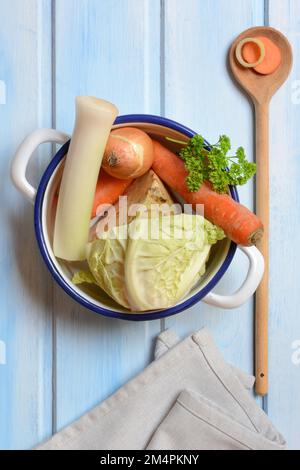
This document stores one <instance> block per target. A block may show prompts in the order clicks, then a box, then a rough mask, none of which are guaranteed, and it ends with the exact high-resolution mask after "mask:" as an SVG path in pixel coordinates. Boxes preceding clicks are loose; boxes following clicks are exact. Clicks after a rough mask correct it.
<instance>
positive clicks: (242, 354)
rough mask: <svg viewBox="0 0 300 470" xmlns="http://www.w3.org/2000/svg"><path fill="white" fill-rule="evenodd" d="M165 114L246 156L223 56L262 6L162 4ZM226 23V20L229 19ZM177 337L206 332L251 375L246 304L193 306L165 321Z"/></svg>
mask: <svg viewBox="0 0 300 470" xmlns="http://www.w3.org/2000/svg"><path fill="white" fill-rule="evenodd" d="M164 16H165V48H164V51H165V52H164V56H165V57H164V58H165V98H164V99H165V114H166V116H167V117H170V118H173V119H175V120H177V121H179V122H181V123H183V124H185V125H187V126H189V127H191V128H192V129H194V130H195V131H197V132H199V133H201V134H203V135H204V136H205V137H206V138H207V140H208V141H210V142H216V141H217V140H218V137H219V135H220V134H227V135H228V136H230V138H231V141H232V146H233V148H234V149H236V147H237V146H239V145H243V146H244V147H245V149H246V153H247V155H248V157H249V158H250V159H251V158H252V156H253V118H252V109H251V107H250V105H249V102H248V100H247V99H246V98H245V97H244V96H243V94H242V93H241V92H240V90H239V89H238V88H237V86H236V84H235V83H234V82H233V80H232V79H231V77H230V75H229V72H228V69H227V65H226V59H227V52H228V49H229V47H230V45H231V43H232V41H233V40H234V38H235V37H236V36H237V35H238V34H239V33H240V32H241V31H243V30H245V29H246V28H249V27H251V26H254V25H261V24H263V22H264V3H263V1H251V0H245V1H243V2H236V1H235V0H229V1H228V0H226V1H225V0H224V1H223V0H219V1H217V2H211V1H209V0H203V1H201V2H199V1H197V0H187V1H185V2H181V1H180V0H166V2H165V14H164ZM229 19H230V20H229ZM239 194H240V199H241V201H242V202H243V203H244V204H245V205H247V206H248V207H249V208H252V207H253V185H252V184H248V185H246V186H245V187H242V188H241V190H240V191H239ZM246 272H247V262H246V260H245V258H244V256H243V255H241V254H240V253H237V254H236V256H235V259H234V261H233V262H232V264H231V266H230V268H229V270H228V272H227V273H226V274H225V276H224V277H223V279H222V280H221V282H220V283H219V285H218V287H217V288H216V291H217V292H219V293H229V292H233V291H234V290H235V289H236V288H238V287H239V286H240V285H241V282H242V280H243V278H244V276H245V273H246ZM166 324H167V326H173V327H174V328H176V330H177V331H178V332H179V334H181V335H182V336H184V335H186V334H187V333H188V332H191V331H193V330H197V329H199V328H201V327H203V326H206V327H208V328H209V329H210V330H211V331H212V333H213V335H214V337H215V339H216V342H217V344H218V345H219V346H220V348H221V349H222V351H223V353H224V355H225V357H226V358H227V359H228V360H229V361H231V362H233V363H234V364H236V365H237V366H239V367H241V368H242V369H243V370H245V371H248V372H253V301H252V300H249V302H247V304H246V305H244V306H242V307H240V308H238V309H235V310H233V311H222V310H218V309H215V308H213V307H209V306H206V305H205V304H203V303H199V304H197V305H196V306H194V307H192V308H191V309H189V310H188V311H186V312H184V313H182V314H179V315H178V316H176V317H174V318H171V319H169V320H168V321H167V322H166Z"/></svg>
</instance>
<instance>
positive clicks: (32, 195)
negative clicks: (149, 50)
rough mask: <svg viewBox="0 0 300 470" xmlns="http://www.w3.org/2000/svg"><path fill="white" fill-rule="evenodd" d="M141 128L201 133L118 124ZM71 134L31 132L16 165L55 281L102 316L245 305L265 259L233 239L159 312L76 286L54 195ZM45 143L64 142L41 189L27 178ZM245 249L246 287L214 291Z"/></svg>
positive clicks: (149, 121)
mask: <svg viewBox="0 0 300 470" xmlns="http://www.w3.org/2000/svg"><path fill="white" fill-rule="evenodd" d="M128 125H130V126H135V127H138V128H140V129H143V130H145V131H146V132H148V133H149V134H150V135H151V136H153V137H155V138H156V139H158V140H159V139H160V138H163V139H164V144H166V140H165V137H166V136H168V137H172V138H175V139H182V138H186V137H188V138H190V137H192V136H193V135H194V134H195V132H193V131H191V130H190V129H188V128H187V127H185V126H183V125H181V124H178V123H177V122H174V121H171V120H169V119H166V118H162V117H159V116H151V115H143V114H141V115H140V114H139V115H126V116H120V117H118V118H117V120H116V122H115V124H114V128H116V127H121V126H128ZM69 139H70V136H68V135H67V134H64V133H62V132H59V131H57V130H54V129H38V130H36V131H34V132H33V133H32V134H30V135H29V136H28V137H26V139H25V140H24V141H23V142H22V144H21V145H20V147H19V148H18V150H17V152H16V154H15V156H14V159H13V162H12V168H11V176H12V180H13V182H14V184H15V186H16V187H17V188H18V189H19V190H20V192H21V193H22V194H23V195H24V196H25V197H26V198H27V199H28V200H29V201H30V202H31V203H33V204H34V225H35V233H36V238H37V242H38V246H39V249H40V252H41V254H42V257H43V259H44V261H45V263H46V265H47V267H48V269H49V271H50V272H51V274H52V276H53V277H54V279H55V280H56V281H57V282H58V284H59V285H60V286H61V287H62V288H63V289H64V291H65V292H66V293H67V294H68V295H70V296H71V297H72V298H73V299H74V300H76V301H77V302H78V303H80V304H81V305H83V306H84V307H86V308H88V309H89V310H92V311H94V312H96V313H99V314H101V315H105V316H107V317H113V318H121V319H126V320H134V321H141V320H156V319H159V318H164V317H167V316H170V315H174V314H176V313H179V312H181V311H183V310H186V309H187V308H189V307H191V306H192V305H194V304H195V303H197V302H199V301H200V300H202V301H203V302H205V303H207V304H210V305H213V306H215V307H219V308H222V309H230V308H236V307H239V306H240V305H242V304H243V303H245V302H246V301H247V300H248V299H249V298H250V297H251V296H252V295H253V293H254V292H255V290H256V288H257V287H258V285H259V283H260V281H261V278H262V275H263V271H264V260H263V257H262V255H261V254H260V252H259V251H258V250H257V248H255V247H254V246H252V247H242V246H237V245H236V244H235V243H233V242H231V241H230V240H228V239H224V240H222V241H221V242H218V243H217V244H216V245H215V246H214V247H213V248H212V250H211V254H210V257H209V260H208V263H207V270H206V273H205V275H204V276H203V277H202V278H201V280H200V281H199V283H198V284H197V285H196V286H195V287H194V288H193V289H192V291H191V292H190V293H189V294H188V296H186V298H184V299H183V300H181V301H180V302H179V303H178V304H177V305H175V306H173V307H171V308H167V309H163V310H156V311H149V312H143V313H135V312H129V311H127V310H126V309H125V308H123V307H121V306H119V305H118V304H116V303H115V302H114V301H113V300H112V299H110V298H109V297H108V296H107V295H106V294H104V293H103V294H102V293H100V289H97V288H95V289H92V288H90V287H87V288H81V287H78V286H75V285H73V284H72V282H71V279H72V275H73V272H72V270H71V269H70V267H69V265H67V264H64V263H63V262H61V260H58V259H56V257H55V256H54V254H53V250H52V237H53V227H54V216H55V204H54V198H55V194H56V192H57V189H58V187H59V183H60V178H61V174H62V164H63V161H64V158H65V156H66V154H67V151H68V147H69ZM45 142H53V143H58V144H64V145H63V146H62V147H61V148H60V150H59V151H58V152H57V153H56V155H55V156H54V157H53V159H52V160H51V162H50V164H49V165H48V167H47V169H46V171H45V172H44V174H43V176H42V178H41V181H40V184H39V186H38V188H37V189H35V188H34V187H32V186H31V184H30V183H29V182H28V180H27V178H26V169H27V165H28V162H29V160H30V158H31V156H32V154H33V153H34V151H35V150H36V149H37V147H38V146H39V145H41V144H43V143H45ZM230 191H231V196H232V197H233V199H235V200H237V201H238V193H237V190H236V188H234V187H232V188H231V189H230ZM237 248H238V249H240V250H242V251H243V253H244V254H245V255H246V256H247V258H248V260H249V269H248V273H247V275H246V278H245V279H243V280H242V281H241V287H240V288H239V289H238V290H237V291H236V292H234V293H233V294H229V295H219V294H216V293H214V292H213V291H212V289H213V288H214V287H215V286H216V284H217V283H218V282H219V280H220V279H221V277H222V276H223V275H224V274H225V272H226V270H227V269H228V267H229V265H230V263H231V261H232V259H233V257H234V255H235V252H236V250H237Z"/></svg>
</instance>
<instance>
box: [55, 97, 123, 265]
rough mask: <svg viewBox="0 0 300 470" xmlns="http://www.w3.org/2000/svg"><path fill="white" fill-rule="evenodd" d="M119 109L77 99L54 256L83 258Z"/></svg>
mask: <svg viewBox="0 0 300 470" xmlns="http://www.w3.org/2000/svg"><path fill="white" fill-rule="evenodd" d="M117 114H118V109H117V108H116V107H115V106H114V105H113V104H111V103H109V102H107V101H104V100H101V99H98V98H94V97H90V96H79V97H77V98H76V121H75V127H74V131H73V135H72V139H71V143H70V147H69V151H68V154H67V157H66V162H65V167H64V171H63V176H62V181H61V185H60V190H59V197H58V205H57V212H56V219H55V228H54V241H53V250H54V254H55V256H57V257H59V258H63V259H65V260H68V261H79V260H84V259H85V258H86V243H87V241H88V233H89V224H90V218H91V212H92V206H93V199H94V194H95V188H96V183H97V179H98V174H99V170H100V166H101V162H102V158H103V154H104V150H105V146H106V142H107V139H108V137H109V133H110V131H111V127H112V125H113V122H114V120H115V118H116V116H117Z"/></svg>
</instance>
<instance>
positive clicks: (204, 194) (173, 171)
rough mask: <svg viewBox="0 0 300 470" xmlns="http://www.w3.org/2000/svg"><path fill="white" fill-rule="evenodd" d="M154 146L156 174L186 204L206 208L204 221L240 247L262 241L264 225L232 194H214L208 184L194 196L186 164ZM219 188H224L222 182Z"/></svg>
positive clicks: (159, 145)
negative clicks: (188, 180) (235, 199)
mask: <svg viewBox="0 0 300 470" xmlns="http://www.w3.org/2000/svg"><path fill="white" fill-rule="evenodd" d="M153 145H154V161H153V165H152V168H153V170H154V171H155V172H156V173H157V174H158V176H159V177H160V178H161V179H162V180H163V181H164V182H165V183H166V184H167V185H168V186H169V187H170V188H172V189H174V190H175V191H176V192H177V193H178V194H180V195H181V196H182V197H183V199H184V200H185V201H186V202H187V203H189V204H192V205H193V207H194V209H196V206H197V204H203V205H204V216H205V218H207V219H208V220H209V221H210V222H212V223H213V224H215V225H217V226H219V227H221V228H222V229H223V230H224V232H225V234H226V235H227V236H228V238H230V239H231V240H233V241H235V242H236V243H238V244H240V245H244V246H249V245H253V244H255V243H257V242H258V241H259V240H260V239H261V237H262V235H263V224H262V222H261V220H260V219H259V218H258V217H257V216H256V215H255V214H253V212H251V211H250V210H249V209H247V208H246V207H245V206H243V205H242V204H239V203H238V202H236V201H234V199H232V198H231V197H230V196H229V194H219V193H217V192H216V191H214V190H213V188H212V184H211V183H209V182H207V181H204V182H203V183H202V184H201V187H200V189H198V190H195V191H194V192H191V191H190V190H189V188H188V183H187V178H188V176H189V172H188V170H187V169H186V168H185V164H184V162H183V161H182V160H181V159H180V158H179V157H177V155H175V154H174V153H173V152H171V151H170V150H168V149H167V148H166V147H164V146H163V145H161V144H160V143H159V142H156V141H153ZM220 165H221V164H220ZM220 171H221V169H219V172H220ZM224 173H225V172H224ZM200 178H201V179H202V176H201V175H200ZM219 184H223V179H222V180H220V182H219Z"/></svg>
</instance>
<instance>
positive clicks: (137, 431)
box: [38, 329, 285, 450]
mask: <svg viewBox="0 0 300 470" xmlns="http://www.w3.org/2000/svg"><path fill="white" fill-rule="evenodd" d="M155 357H156V360H155V361H154V362H152V363H151V364H150V365H149V366H148V367H147V368H146V369H145V370H144V371H143V372H142V373H141V374H139V375H138V376H137V377H135V378H134V379H133V380H131V381H130V382H128V383H127V384H125V385H124V386H123V387H121V388H120V389H119V390H118V391H117V392H116V393H115V394H114V395H112V396H111V397H110V398H108V399H107V400H105V401H104V402H103V403H102V404H101V405H99V406H97V407H96V408H94V409H93V410H92V411H90V412H89V413H87V414H86V415H84V416H83V417H82V418H80V419H79V420H78V421H76V422H75V423H73V424H71V425H70V426H68V427H66V428H65V429H64V430H62V431H61V432H59V433H57V434H56V435H55V436H53V437H52V438H51V439H50V440H49V441H48V442H46V443H44V444H42V445H40V446H39V447H38V449H53V450H55V449H70V450H75V449H83V450H84V449H94V450H101V449H104V450H114V449H119V450H129V449H130V450H134V449H146V448H147V449H170V450H179V449H180V450H182V449H189V450H193V449H197V450H198V449H199V450H200V449H215V450H217V449H264V450H267V449H272V450H273V449H278V450H279V449H284V448H285V441H284V439H283V437H282V436H281V435H280V434H279V433H278V432H277V430H276V429H275V428H274V427H273V425H272V424H271V423H270V421H269V419H268V417H267V416H266V414H265V413H264V412H263V411H262V410H261V408H260V407H259V406H258V405H257V403H256V402H255V400H254V399H253V397H252V396H251V395H250V393H249V391H248V389H249V388H251V386H252V384H253V378H252V377H250V376H248V375H246V374H244V373H243V372H241V371H239V370H238V369H235V368H233V367H232V366H231V365H229V364H227V363H226V362H225V361H224V359H223V358H222V356H221V354H220V352H219V351H218V349H217V348H216V346H215V345H214V342H213V340H212V338H211V336H210V334H209V332H208V331H207V330H206V329H203V330H200V331H199V332H197V333H194V334H192V335H190V336H189V337H187V338H186V339H185V340H183V341H181V342H179V340H178V338H177V337H176V335H174V333H173V332H170V331H167V332H164V333H162V334H161V335H160V336H159V337H158V340H157V345H156V349H155Z"/></svg>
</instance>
